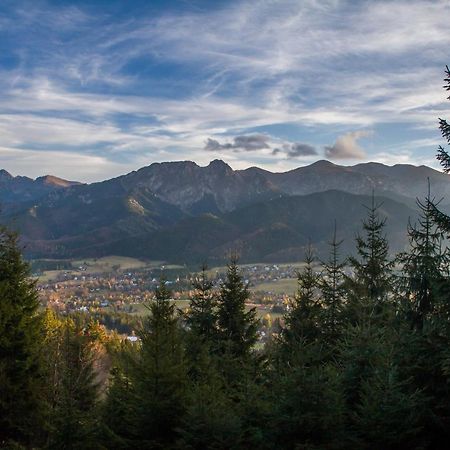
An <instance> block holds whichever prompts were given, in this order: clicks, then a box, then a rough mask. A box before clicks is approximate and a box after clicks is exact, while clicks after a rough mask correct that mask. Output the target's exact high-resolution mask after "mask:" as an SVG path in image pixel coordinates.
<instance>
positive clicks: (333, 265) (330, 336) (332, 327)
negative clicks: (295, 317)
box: [318, 223, 346, 346]
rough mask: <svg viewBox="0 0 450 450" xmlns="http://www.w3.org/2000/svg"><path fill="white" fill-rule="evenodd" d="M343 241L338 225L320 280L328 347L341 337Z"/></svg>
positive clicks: (324, 328)
mask: <svg viewBox="0 0 450 450" xmlns="http://www.w3.org/2000/svg"><path fill="white" fill-rule="evenodd" d="M342 242H343V241H342V240H341V241H338V240H337V236H336V223H335V227H334V233H333V238H332V240H331V242H330V243H329V246H330V254H329V257H328V260H327V261H325V262H322V267H323V269H322V273H321V276H320V280H319V283H318V285H319V288H320V291H321V296H322V305H323V309H324V310H323V318H322V323H321V326H322V333H324V335H325V336H324V339H325V341H326V342H327V343H328V345H330V346H333V345H334V344H335V343H336V340H337V339H338V337H339V334H340V329H341V327H342V319H343V317H342V309H343V304H344V301H345V286H344V282H345V275H344V268H345V265H346V261H345V260H341V259H340V255H339V248H340V246H341V244H342Z"/></svg>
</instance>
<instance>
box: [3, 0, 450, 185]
mask: <svg viewBox="0 0 450 450" xmlns="http://www.w3.org/2000/svg"><path fill="white" fill-rule="evenodd" d="M449 17H450V3H449V2H448V1H419V0H408V1H355V0H353V1H339V0H297V1H290V0H279V1H274V0H272V1H270V0H264V1H263V0H261V1H259V0H253V1H233V0H230V1H205V0H204V1H200V0H185V1H140V0H138V1H136V0H135V1H132V0H128V1H125V0H123V1H114V0H102V1H87V0H86V1H40V0H32V1H18V0H14V1H8V0H6V1H5V0H3V1H2V2H1V3H0V168H5V169H6V170H9V171H10V172H11V173H13V174H15V175H16V174H20V175H28V176H33V177H36V176H39V175H43V174H47V173H51V174H54V175H58V176H61V177H64V178H69V179H77V180H81V181H94V180H101V179H105V178H109V177H112V176H115V175H119V174H123V173H126V172H129V171H131V170H134V169H138V168H140V167H142V166H145V165H149V164H151V163H152V162H158V161H174V160H186V159H188V160H193V161H196V162H197V163H198V164H200V165H206V164H208V162H209V161H210V160H212V159H215V158H221V159H223V160H225V161H226V162H227V163H229V164H230V165H231V166H232V167H233V168H236V169H241V168H246V167H250V166H253V165H258V166H260V167H263V168H266V169H269V170H274V171H283V170H288V169H292V168H294V167H298V166H301V165H306V164H310V163H311V162H314V161H316V160H318V159H324V158H326V159H329V160H331V161H333V162H335V163H337V164H344V165H350V164H355V163H358V162H364V161H371V160H372V161H379V162H383V163H386V164H396V163H411V164H427V165H432V166H435V167H436V162H435V158H434V155H435V153H436V148H437V146H438V145H439V144H440V143H441V142H442V139H441V138H440V134H439V131H438V128H437V119H438V117H450V108H449V106H450V102H449V101H448V100H446V93H445V91H444V90H443V89H442V85H443V78H444V69H445V65H446V64H450V55H449V53H448V49H449V48H450V45H449V44H450V28H449V26H448V18H449Z"/></svg>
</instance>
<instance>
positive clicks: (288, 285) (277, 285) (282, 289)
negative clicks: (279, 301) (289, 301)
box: [250, 278, 297, 295]
mask: <svg viewBox="0 0 450 450" xmlns="http://www.w3.org/2000/svg"><path fill="white" fill-rule="evenodd" d="M250 289H251V290H252V291H264V292H272V293H273V294H289V295H292V294H294V293H295V291H296V290H297V278H286V279H283V280H277V281H270V282H268V283H261V284H256V285H255V286H252V287H251V288H250Z"/></svg>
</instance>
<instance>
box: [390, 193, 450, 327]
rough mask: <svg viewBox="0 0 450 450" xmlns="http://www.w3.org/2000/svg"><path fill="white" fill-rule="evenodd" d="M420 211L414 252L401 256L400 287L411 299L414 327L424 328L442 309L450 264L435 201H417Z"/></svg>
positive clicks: (412, 228) (412, 234) (412, 230)
mask: <svg viewBox="0 0 450 450" xmlns="http://www.w3.org/2000/svg"><path fill="white" fill-rule="evenodd" d="M416 203H417V206H418V208H419V211H420V215H419V218H418V221H417V223H416V224H415V225H412V224H411V223H410V224H408V236H409V244H410V248H409V250H408V251H407V252H404V253H401V254H400V255H399V256H398V261H399V262H400V263H401V264H402V272H403V274H402V277H401V279H400V287H401V289H402V291H403V292H404V295H405V296H406V297H407V302H408V303H407V305H408V306H409V308H408V309H409V310H410V311H411V316H412V317H411V320H412V323H413V326H415V327H418V328H422V327H423V323H424V320H425V319H426V318H427V317H429V316H430V314H432V313H433V311H436V309H437V308H439V304H438V303H439V297H440V295H439V289H440V287H441V286H442V283H443V282H444V281H445V279H446V277H447V276H448V265H449V263H450V259H449V254H448V251H447V249H444V237H443V234H442V232H441V231H440V230H439V229H438V228H437V227H436V225H435V224H434V222H433V218H432V209H433V205H435V204H436V202H435V199H434V198H432V197H431V195H430V187H429V185H428V195H427V196H426V198H425V200H424V201H420V200H417V201H416Z"/></svg>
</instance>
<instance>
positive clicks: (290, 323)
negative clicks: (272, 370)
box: [282, 247, 322, 351]
mask: <svg viewBox="0 0 450 450" xmlns="http://www.w3.org/2000/svg"><path fill="white" fill-rule="evenodd" d="M313 261H314V257H313V253H312V249H311V247H309V248H308V250H307V252H306V258H305V262H306V265H305V267H304V268H303V269H302V270H301V271H299V272H298V274H297V282H298V289H297V293H296V294H295V297H294V299H293V302H292V304H291V310H290V311H289V313H288V314H287V315H286V318H285V321H286V327H285V329H284V330H283V333H282V340H283V342H284V343H285V345H284V347H285V348H286V349H291V350H294V351H295V347H296V346H297V345H299V344H300V343H310V342H314V341H316V340H317V339H318V338H319V336H320V333H321V332H322V330H321V325H320V322H319V319H320V317H321V313H322V306H321V304H320V298H319V297H318V293H317V287H318V276H317V275H316V274H315V273H314V268H313Z"/></svg>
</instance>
